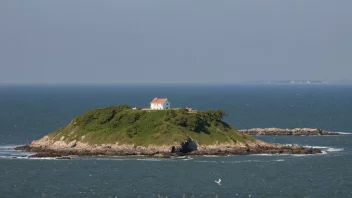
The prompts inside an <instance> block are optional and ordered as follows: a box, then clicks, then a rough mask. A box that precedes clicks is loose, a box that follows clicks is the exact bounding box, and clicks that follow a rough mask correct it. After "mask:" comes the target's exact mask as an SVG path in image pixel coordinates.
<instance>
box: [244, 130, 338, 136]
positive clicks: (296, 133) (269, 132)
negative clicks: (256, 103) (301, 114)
mask: <svg viewBox="0 0 352 198" xmlns="http://www.w3.org/2000/svg"><path fill="white" fill-rule="evenodd" d="M238 131H239V132H241V133H242V134H247V135H293V136H312V135H313V136H320V135H341V134H340V133H336V132H329V131H325V130H322V129H315V128H294V129H280V128H253V129H241V130H238Z"/></svg>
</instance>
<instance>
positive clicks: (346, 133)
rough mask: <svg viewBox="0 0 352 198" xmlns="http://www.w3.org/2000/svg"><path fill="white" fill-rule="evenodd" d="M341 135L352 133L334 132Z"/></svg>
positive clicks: (350, 133) (351, 133)
mask: <svg viewBox="0 0 352 198" xmlns="http://www.w3.org/2000/svg"><path fill="white" fill-rule="evenodd" d="M335 133H338V134H341V135H352V132H335Z"/></svg>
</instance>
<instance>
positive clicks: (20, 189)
mask: <svg viewBox="0 0 352 198" xmlns="http://www.w3.org/2000/svg"><path fill="white" fill-rule="evenodd" d="M154 97H168V99H169V100H170V102H171V105H172V106H173V107H186V106H191V107H193V108H196V109H200V110H205V109H209V108H211V109H224V110H225V111H226V112H227V113H228V114H229V116H228V117H227V118H226V121H227V122H229V123H230V124H232V125H234V126H235V127H237V128H239V129H243V128H254V127H282V128H293V127H314V128H322V129H325V130H330V131H335V132H352V130H351V129H352V122H351V121H350V118H351V117H352V116H351V115H352V86H348V85H300V86H298V85H206V84H203V85H199V84H198V85H197V84H190V85H170V84H164V85H150V84H145V85H140V84H134V85H121V84H120V85H1V86H0V170H1V171H0V197H115V196H117V197H158V196H159V195H160V197H166V196H167V197H216V196H217V197H352V169H350V168H349V166H350V164H352V145H351V143H352V135H345V136H329V137H318V136H316V137H314V136H311V137H290V136H282V137H281V136H265V137H264V136H262V137H256V138H258V139H262V140H264V141H268V142H274V143H283V144H292V143H294V144H299V145H306V146H315V147H318V148H321V149H322V150H323V151H324V154H319V155H312V156H305V155H251V156H228V157H209V156H208V157H192V158H175V159H145V158H141V157H137V158H136V157H85V158H83V157H82V158H81V157H80V158H75V159H72V160H54V159H21V158H17V159H14V158H12V157H13V156H21V155H23V153H21V152H16V151H13V149H12V148H13V146H14V145H23V144H27V143H30V142H31V141H32V140H34V139H38V138H40V137H42V136H43V135H45V134H47V133H49V132H52V131H54V130H56V129H57V128H59V127H61V126H64V125H66V124H68V123H69V122H70V120H71V119H72V118H73V117H75V116H78V115H80V114H82V113H84V112H85V111H87V110H90V109H94V108H98V107H104V106H109V105H118V104H122V103H125V104H130V105H131V106H142V107H144V106H145V107H146V106H148V105H149V102H150V100H151V99H152V98H154ZM218 178H221V179H222V181H223V182H222V185H220V186H219V185H217V184H216V183H215V182H214V181H215V180H216V179H218Z"/></svg>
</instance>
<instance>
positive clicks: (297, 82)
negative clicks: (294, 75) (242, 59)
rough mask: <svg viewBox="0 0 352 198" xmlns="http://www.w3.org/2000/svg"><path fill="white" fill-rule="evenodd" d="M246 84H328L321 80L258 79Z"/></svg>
mask: <svg viewBox="0 0 352 198" xmlns="http://www.w3.org/2000/svg"><path fill="white" fill-rule="evenodd" d="M246 83H247V84H307V85H309V84H328V82H325V81H322V80H260V81H249V82H246Z"/></svg>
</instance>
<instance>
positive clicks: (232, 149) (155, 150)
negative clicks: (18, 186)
mask: <svg viewBox="0 0 352 198" xmlns="http://www.w3.org/2000/svg"><path fill="white" fill-rule="evenodd" d="M15 150H20V151H27V152H35V153H36V154H34V155H32V156H29V158H31V157H36V158H41V157H53V158H57V159H70V156H73V155H75V156H99V155H104V156H146V157H153V158H170V157H176V156H203V155H217V156H227V155H250V154H318V153H321V150H319V149H314V148H305V147H302V146H297V145H280V144H269V143H265V142H263V141H260V140H257V141H255V142H251V143H247V144H217V145H207V146H203V145H197V144H196V143H195V142H192V140H188V141H186V142H183V143H181V145H180V146H149V147H141V146H134V145H118V144H111V145H99V146H97V145H95V146H89V145H86V144H84V143H81V142H70V143H65V142H46V141H43V139H41V140H38V141H33V142H32V144H30V145H26V146H20V147H16V148H15Z"/></svg>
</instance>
